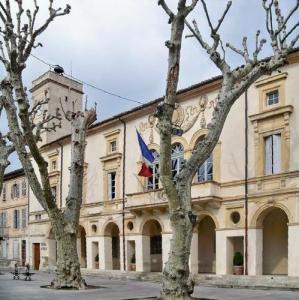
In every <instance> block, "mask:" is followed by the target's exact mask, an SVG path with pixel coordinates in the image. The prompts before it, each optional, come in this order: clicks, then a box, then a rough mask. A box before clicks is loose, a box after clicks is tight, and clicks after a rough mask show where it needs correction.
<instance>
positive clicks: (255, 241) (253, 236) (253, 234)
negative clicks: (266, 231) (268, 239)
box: [248, 228, 263, 276]
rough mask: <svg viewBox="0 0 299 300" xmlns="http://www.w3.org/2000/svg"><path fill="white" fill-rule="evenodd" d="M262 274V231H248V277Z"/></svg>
mask: <svg viewBox="0 0 299 300" xmlns="http://www.w3.org/2000/svg"><path fill="white" fill-rule="evenodd" d="M262 273H263V229H257V228H252V229H248V275H250V276H255V275H262Z"/></svg>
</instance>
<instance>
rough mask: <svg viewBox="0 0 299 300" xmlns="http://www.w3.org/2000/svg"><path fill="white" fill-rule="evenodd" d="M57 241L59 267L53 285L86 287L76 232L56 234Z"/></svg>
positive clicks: (59, 286) (76, 287)
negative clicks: (81, 269) (82, 274)
mask: <svg viewBox="0 0 299 300" xmlns="http://www.w3.org/2000/svg"><path fill="white" fill-rule="evenodd" d="M56 243H57V263H56V265H57V267H56V273H55V279H54V281H53V287H54V288H56V289H61V288H73V289H84V288H85V287H86V284H85V281H84V279H83V278H82V276H81V271H80V263H79V258H78V252H77V235H76V232H75V233H66V232H61V233H60V234H59V235H57V234H56Z"/></svg>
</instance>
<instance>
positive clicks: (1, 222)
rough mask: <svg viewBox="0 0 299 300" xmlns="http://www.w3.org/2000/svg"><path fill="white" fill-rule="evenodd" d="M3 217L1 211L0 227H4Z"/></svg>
mask: <svg viewBox="0 0 299 300" xmlns="http://www.w3.org/2000/svg"><path fill="white" fill-rule="evenodd" d="M3 217H4V213H1V214H0V227H4V222H3V221H4V220H3Z"/></svg>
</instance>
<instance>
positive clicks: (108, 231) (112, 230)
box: [104, 221, 120, 236]
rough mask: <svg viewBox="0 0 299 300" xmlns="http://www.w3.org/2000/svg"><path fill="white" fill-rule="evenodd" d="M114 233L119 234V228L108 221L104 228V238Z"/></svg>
mask: <svg viewBox="0 0 299 300" xmlns="http://www.w3.org/2000/svg"><path fill="white" fill-rule="evenodd" d="M116 231H118V233H119V234H120V228H119V226H118V225H117V223H115V222H113V221H109V222H108V223H107V224H106V226H104V236H111V235H112V234H114V233H115V232H116Z"/></svg>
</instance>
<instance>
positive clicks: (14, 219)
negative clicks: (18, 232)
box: [13, 210, 17, 228]
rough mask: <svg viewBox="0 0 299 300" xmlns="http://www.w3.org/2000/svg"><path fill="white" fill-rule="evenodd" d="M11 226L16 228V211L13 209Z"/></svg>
mask: <svg viewBox="0 0 299 300" xmlns="http://www.w3.org/2000/svg"><path fill="white" fill-rule="evenodd" d="M13 228H17V211H16V210H14V211H13Z"/></svg>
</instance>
